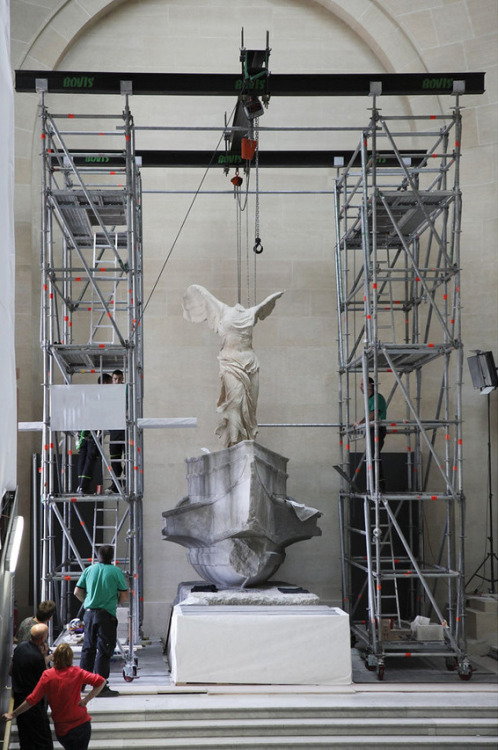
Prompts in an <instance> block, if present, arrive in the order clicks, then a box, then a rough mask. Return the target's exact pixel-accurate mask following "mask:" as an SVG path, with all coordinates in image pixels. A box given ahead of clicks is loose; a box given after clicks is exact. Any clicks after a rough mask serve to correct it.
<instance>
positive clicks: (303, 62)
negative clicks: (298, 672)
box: [11, 0, 498, 635]
mask: <svg viewBox="0 0 498 750" xmlns="http://www.w3.org/2000/svg"><path fill="white" fill-rule="evenodd" d="M11 16H12V66H13V68H14V69H17V68H23V69H36V70H39V69H49V70H50V69H54V68H58V69H61V70H82V71H86V70H99V71H105V70H109V71H145V72H147V71H151V72H199V73H208V72H237V71H238V70H239V47H240V32H241V28H242V27H243V28H244V33H245V44H246V46H247V47H249V48H251V47H254V48H259V47H264V45H265V41H266V30H268V31H269V32H270V46H271V48H272V53H271V58H270V69H271V71H272V72H274V73H341V72H344V73H354V72H358V73H363V72H372V73H376V72H396V73H401V72H424V71H429V72H451V71H485V72H486V89H487V90H486V93H485V94H484V95H483V96H469V97H465V100H464V105H465V110H464V137H463V149H464V150H463V159H462V190H463V201H464V214H463V226H462V230H463V231H462V238H461V239H462V263H463V272H464V275H463V304H464V309H463V339H464V343H465V345H466V352H467V354H468V353H469V350H471V349H478V348H480V349H484V350H487V349H491V350H493V351H494V353H495V357H497V355H498V346H497V343H498V342H497V325H496V281H497V252H496V249H497V248H496V238H497V211H496V206H497V205H498V201H497V195H496V187H497V174H496V167H497V160H496V136H497V128H496V122H497V117H496V114H497V86H496V78H497V75H496V74H497V53H496V50H497V46H498V45H497V3H496V0H454V1H453V2H447V1H445V0H420V1H419V2H417V3H416V4H414V3H413V2H411V0H383V2H371V1H368V0H336V1H333V0H328V1H327V0H322V2H305V1H304V0H289V1H288V2H285V3H283V2H281V0H231V2H228V1H225V2H222V1H221V0H220V1H219V2H216V3H213V2H209V1H208V0H182V2H178V1H176V2H174V1H173V0H171V1H169V0H144V1H143V2H140V3H136V2H134V3H132V2H129V3H127V2H105V0H79V1H78V2H75V1H74V0H67V1H66V2H50V0H44V2H43V3H42V2H37V1H36V0H34V1H30V2H24V0H14V2H12V4H11ZM47 103H48V105H49V107H50V108H51V109H52V110H53V111H59V112H61V111H68V112H71V111H78V112H79V111H87V112H95V113H97V112H103V111H109V112H119V111H120V110H121V107H122V102H121V101H120V99H119V97H114V98H112V97H108V98H106V97H97V96H93V97H92V96H85V97H79V98H78V97H70V96H64V97H63V96H59V97H57V96H54V95H51V96H49V97H48V99H47ZM234 104H235V102H234V101H233V100H231V99H230V98H227V99H223V98H221V99H217V98H216V99H215V98H181V97H177V98H161V97H150V98H148V97H135V98H132V100H131V107H132V111H133V114H134V116H135V122H136V124H137V125H138V126H140V125H151V124H154V125H169V126H178V125H184V126H198V127H202V126H221V125H222V124H223V118H224V113H225V112H226V113H227V114H230V112H231V111H232V108H233V106H234ZM451 105H452V101H451V99H450V97H445V98H440V99H438V98H437V97H427V98H413V99H412V100H409V99H407V98H401V97H400V98H399V99H397V98H386V99H385V100H383V101H382V107H383V111H384V113H387V112H389V113H390V114H412V113H421V112H425V113H432V112H435V113H439V112H441V111H447V110H449V108H450V107H451ZM369 106H371V102H370V101H369V100H362V99H358V98H352V97H349V98H342V99H340V98H329V99H314V98H309V99H300V100H295V99H280V100H279V99H277V98H275V99H274V100H272V101H271V103H270V107H269V110H268V111H267V113H265V115H264V117H263V118H262V119H261V125H262V126H263V125H264V126H266V127H282V126H283V127H286V126H302V127H306V126H307V127H312V126H341V127H351V126H354V127H358V128H361V126H363V125H365V124H367V122H368V118H369V111H368V108H369ZM37 107H38V100H37V97H36V95H35V94H17V95H16V170H17V172H16V196H15V219H16V247H17V284H18V287H17V319H16V325H17V330H16V337H17V366H18V368H19V373H20V376H19V381H18V385H19V394H20V397H19V418H20V419H21V420H37V419H40V418H41V387H40V383H41V382H42V377H43V376H42V372H41V356H40V350H39V338H38V336H39V326H38V320H39V286H40V281H39V232H40V176H39V175H40V164H39V160H38V154H39V122H38V120H37ZM218 139H219V133H217V132H215V131H206V132H192V131H187V130H184V131H180V132H175V133H173V132H155V133H146V132H143V133H139V135H138V138H137V141H138V144H139V147H140V148H178V149H184V148H193V149H198V148H199V149H201V148H202V149H206V150H210V149H214V147H215V146H216V144H217V142H218ZM357 140H358V134H357V133H354V134H353V133H351V132H343V133H324V132H312V131H308V132H299V133H286V134H282V133H276V132H268V133H262V137H261V145H262V148H263V147H264V148H275V149H285V148H289V149H321V148H324V149H325V148H353V147H354V146H355V145H356V142H357ZM202 176H203V172H202V170H189V171H184V170H168V171H166V170H149V171H148V172H146V171H144V173H143V187H144V191H145V192H144V205H143V207H144V277H145V298H146V299H147V298H148V295H149V293H150V292H151V290H152V288H153V285H154V283H155V282H156V280H157V278H158V274H159V272H160V270H161V267H162V265H163V263H164V261H165V259H166V256H167V254H168V253H169V251H170V249H171V247H172V245H173V243H174V242H175V239H176V237H177V234H178V232H179V230H180V227H181V224H182V221H183V219H184V217H185V216H186V214H187V211H188V210H189V207H190V205H191V203H192V201H193V192H195V191H196V190H197V188H198V186H199V184H200V181H201V179H202ZM231 176H233V175H232V173H231V174H230V175H229V176H228V177H226V176H224V175H223V174H222V173H221V172H219V171H216V173H214V172H213V173H210V174H209V175H208V176H207V178H206V180H205V182H204V183H203V190H204V191H212V192H209V193H208V192H204V193H202V194H200V195H199V196H198V197H197V198H196V200H195V202H194V206H193V207H192V210H191V211H190V213H189V216H188V220H187V221H186V223H185V226H184V227H183V229H182V230H181V233H180V235H179V237H178V240H177V241H176V244H175V248H174V251H173V253H172V254H171V257H170V259H169V260H168V262H167V264H166V266H165V269H164V273H163V274H162V276H161V279H160V281H159V283H158V285H157V289H156V291H155V292H154V294H153V295H152V297H151V298H150V301H149V304H148V307H147V311H146V314H145V317H144V334H145V367H146V372H145V408H144V412H145V416H168V417H176V416H178V417H179V416H196V417H197V418H198V428H197V429H195V430H183V431H182V430H176V431H174V430H167V431H164V433H158V431H153V435H150V434H146V435H145V484H146V492H145V500H144V524H145V526H144V547H145V550H146V559H145V628H144V629H145V632H146V633H147V634H148V635H160V634H162V633H163V632H164V629H165V621H166V616H167V609H168V606H169V604H170V603H171V601H172V600H173V599H174V596H175V592H176V587H177V584H178V583H179V582H180V581H182V580H190V579H192V574H193V571H192V569H191V568H190V566H189V565H188V564H187V562H186V559H185V553H184V551H183V550H182V549H180V548H179V547H177V546H176V545H172V544H165V543H164V542H163V541H162V539H161V531H160V527H161V521H160V519H161V513H162V512H163V510H166V509H168V508H172V507H174V505H175V504H176V502H177V501H178V500H179V499H180V498H181V497H182V496H183V495H184V494H185V492H186V482H185V473H186V470H185V465H184V460H185V458H186V457H190V456H194V455H198V454H199V452H200V450H201V448H203V447H204V448H207V449H209V450H211V451H212V450H216V449H217V447H219V446H218V443H217V440H216V438H215V436H214V434H213V432H214V429H215V426H216V415H215V413H214V408H215V404H216V399H217V396H218V387H219V386H218V366H217V361H216V355H217V352H218V348H219V340H218V338H217V336H216V335H215V334H214V333H212V332H211V331H209V330H208V329H207V327H206V328H204V327H202V328H201V327H198V326H192V325H190V324H189V323H187V322H186V321H184V320H183V319H182V310H181V294H182V292H183V291H184V289H185V288H186V287H187V286H188V285H189V284H191V283H198V284H202V285H203V286H206V287H207V288H208V289H209V290H210V291H211V292H213V293H214V294H216V296H217V297H218V298H220V299H223V300H224V301H226V302H227V303H229V304H233V303H234V302H235V301H236V290H237V271H236V269H237V261H236V244H237V239H236V216H235V201H234V200H233V196H232V194H231V184H230V177H231ZM333 177H334V173H333V170H329V171H328V170H323V169H322V170H307V169H286V170H280V171H278V170H268V171H266V172H264V171H263V170H262V171H261V174H260V189H261V190H262V191H275V192H273V194H271V195H269V194H262V195H261V198H260V230H261V231H260V234H261V237H262V240H263V244H264V252H263V254H262V255H261V256H258V259H257V262H256V270H255V271H254V262H255V261H254V256H253V254H252V251H251V248H252V244H253V241H254V203H253V202H251V201H250V202H249V209H248V218H247V237H246V224H245V221H246V219H245V217H244V221H243V232H242V247H243V257H244V263H243V274H242V283H243V289H245V285H246V282H247V279H249V281H250V283H251V284H254V280H256V287H257V298H258V300H261V299H263V298H264V297H265V296H266V295H268V294H270V293H272V292H274V291H277V290H279V289H285V290H286V292H285V295H284V297H283V298H282V300H281V301H280V302H279V305H278V308H277V309H276V310H275V312H274V314H273V315H272V316H271V317H270V318H269V319H268V320H266V321H265V323H264V325H262V326H258V327H256V329H255V332H254V348H255V350H256V353H257V355H258V358H259V360H260V364H261V384H260V400H259V407H258V418H259V421H260V422H262V423H285V424H289V423H304V422H305V423H309V424H318V423H320V424H323V423H334V422H336V421H337V406H336V403H337V374H336V370H337V355H336V314H335V291H334V274H333V248H334V221H333V201H332V196H331V194H330V191H331V188H332V184H333ZM251 179H252V180H254V176H253V177H252V178H251ZM251 187H254V183H252V185H251ZM156 191H165V192H156ZM185 191H192V192H185ZM292 191H303V193H302V194H300V195H297V194H292ZM246 243H247V245H248V246H249V252H248V256H249V262H248V266H247V267H248V270H246V261H245V257H246ZM244 301H245V299H244V297H243V299H242V302H243V303H244ZM465 375H466V377H465V383H464V405H465V411H464V419H465V425H464V456H465V465H464V471H465V474H464V486H465V488H466V495H467V498H468V527H467V565H468V570H469V571H472V570H473V569H474V568H475V567H477V565H478V564H479V563H480V561H481V559H482V557H483V550H484V545H485V538H486V535H487V528H486V504H487V487H486V472H485V461H486V408H485V406H486V405H485V401H484V399H483V398H482V397H481V396H480V395H479V394H478V393H476V392H475V391H474V390H473V389H472V383H471V381H470V376H468V375H467V373H465ZM437 395H438V391H436V390H435V391H434V393H427V394H425V396H424V397H425V398H427V399H435V398H436V397H437ZM492 399H494V400H495V401H496V394H492ZM492 431H493V441H494V443H493V444H494V445H495V446H496V440H497V431H498V426H497V421H496V409H494V410H493V424H492ZM258 440H259V441H260V442H261V443H262V444H264V445H265V446H267V447H268V448H269V449H271V450H274V451H276V452H278V453H281V454H283V455H284V456H286V457H288V458H289V464H288V471H289V480H288V484H287V490H288V493H289V494H290V495H291V496H292V497H294V498H295V499H296V501H297V502H300V503H305V504H306V505H311V506H313V507H316V508H318V509H319V510H321V511H322V512H323V514H324V515H323V518H322V519H321V522H320V526H321V528H322V530H323V535H322V536H321V537H320V538H318V539H312V540H309V541H306V542H302V543H300V544H299V545H295V546H293V547H292V548H290V549H289V552H288V556H287V560H286V562H285V563H284V565H283V566H282V568H281V569H280V571H279V577H280V578H281V579H282V580H286V581H288V582H291V583H294V584H297V585H300V586H304V587H306V588H309V589H310V590H312V591H313V592H315V593H317V594H318V595H319V596H320V597H322V598H323V600H324V601H325V602H327V603H332V604H335V605H339V604H340V600H341V594H340V550H339V538H338V531H337V527H338V524H337V490H338V487H339V477H338V475H336V474H335V472H334V470H333V464H334V463H336V462H337V458H338V439H337V434H336V431H335V429H334V428H332V427H316V426H315V427H306V428H305V427H300V428H297V427H278V428H277V427H266V428H265V427H263V428H261V430H260V434H259V436H258ZM392 449H393V450H402V445H401V444H400V445H396V446H394V445H393V446H392ZM36 450H38V438H37V437H36V436H33V435H32V434H28V435H21V436H20V439H19V468H18V481H19V487H20V503H21V508H22V509H23V511H24V514H25V515H28V514H29V506H30V485H31V475H30V468H31V454H32V452H33V451H36ZM386 450H387V446H386ZM493 471H494V477H493V480H494V486H496V483H497V476H496V471H497V469H496V466H494V467H493ZM24 545H25V548H24V552H25V554H24V558H23V563H22V565H21V567H20V574H19V576H18V585H17V600H18V605H19V607H20V609H21V614H22V615H24V614H27V613H28V612H30V611H31V604H30V602H29V589H28V583H27V582H28V574H29V566H30V562H29V539H28V536H27V535H26V538H25V542H24Z"/></svg>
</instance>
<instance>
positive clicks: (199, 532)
mask: <svg viewBox="0 0 498 750" xmlns="http://www.w3.org/2000/svg"><path fill="white" fill-rule="evenodd" d="M287 461H288V459H287V458H285V457H284V456H281V455H280V454H278V453H275V452H273V451H271V450H269V449H268V448H265V447H264V446H262V445H259V444H258V443H256V442H255V441H254V440H243V441H241V442H240V443H237V445H233V446H231V447H230V448H223V449H222V450H219V451H215V452H214V453H207V454H204V455H202V456H195V457H192V458H188V459H187V460H186V463H187V483H188V495H187V496H186V497H184V498H182V500H180V502H179V503H178V504H177V505H176V507H175V508H173V509H171V510H167V511H165V512H164V513H163V519H164V524H163V532H162V533H163V538H164V539H165V540H166V541H169V542H175V543H176V544H180V545H182V546H183V547H186V548H187V557H188V560H189V562H190V564H191V565H192V566H193V568H194V569H195V570H196V572H197V573H198V574H199V575H200V576H201V578H203V579H204V580H206V581H209V582H210V583H214V584H215V585H216V586H218V587H219V588H222V589H225V588H234V587H235V588H247V587H253V586H258V585H260V584H263V583H265V582H266V581H267V580H268V579H269V578H270V577H271V576H272V575H274V573H275V572H276V571H277V570H278V568H279V567H280V565H281V564H282V563H283V561H284V559H285V554H286V548H287V547H288V546H289V545H291V544H295V543H296V542H300V541H303V540H304V539H311V538H312V537H314V536H320V534H321V531H320V529H319V528H318V526H317V522H318V519H319V518H320V516H321V515H322V514H321V512H320V511H319V510H317V509H316V508H310V507H308V506H306V505H302V504H301V503H298V502H296V501H295V500H294V499H293V498H291V497H289V496H288V495H287V489H286V483H287Z"/></svg>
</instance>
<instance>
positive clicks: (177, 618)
mask: <svg viewBox="0 0 498 750" xmlns="http://www.w3.org/2000/svg"><path fill="white" fill-rule="evenodd" d="M169 657H170V667H171V673H172V678H173V681H174V682H175V683H176V684H187V683H228V684H245V685H250V684H253V685H349V684H351V674H352V668H351V642H350V632H349V617H348V615H347V614H346V613H345V612H343V611H342V610H341V609H338V608H336V607H324V606H320V605H318V606H308V607H306V606H295V607H293V606H288V607H286V606H267V607H265V606H260V607H251V606H199V605H189V604H186V605H185V604H177V605H176V606H175V607H174V609H173V617H172V624H171V633H170V649H169Z"/></svg>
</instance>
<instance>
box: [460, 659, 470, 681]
mask: <svg viewBox="0 0 498 750" xmlns="http://www.w3.org/2000/svg"><path fill="white" fill-rule="evenodd" d="M473 671H474V670H473V669H472V664H471V663H470V662H469V661H468V660H467V659H465V660H464V661H463V662H462V663H461V664H459V665H458V676H459V677H460V679H461V680H464V681H465V682H468V681H469V680H470V679H471V677H472V672H473Z"/></svg>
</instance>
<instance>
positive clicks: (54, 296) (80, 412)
mask: <svg viewBox="0 0 498 750" xmlns="http://www.w3.org/2000/svg"><path fill="white" fill-rule="evenodd" d="M123 84H124V85H123V91H122V93H123V98H124V102H125V106H124V108H123V111H122V112H121V113H118V114H116V115H114V114H95V115H92V114H85V115H73V114H63V115H62V114H53V113H51V112H49V111H48V109H47V107H46V106H45V100H44V93H45V90H46V81H44V80H43V79H40V80H37V88H38V90H39V91H40V95H41V139H42V165H43V166H42V227H41V271H42V290H41V335H40V338H41V348H42V351H43V360H44V367H43V372H44V380H43V438H42V450H41V457H40V469H39V471H40V501H41V507H42V514H41V580H42V591H41V594H42V598H44V599H47V598H50V599H54V600H55V602H56V604H57V616H58V623H59V625H60V627H64V625H65V624H67V623H68V622H69V621H70V620H71V618H72V617H74V603H75V599H74V596H73V591H74V586H75V583H76V581H77V580H78V578H79V577H80V575H81V572H82V571H83V570H84V568H85V567H86V566H87V565H89V564H92V563H93V562H95V561H96V559H97V549H98V546H99V545H100V544H103V543H105V544H111V545H112V546H113V547H114V550H115V563H116V564H117V565H119V566H120V567H121V568H122V570H123V572H124V573H125V576H126V577H127V579H128V580H129V588H130V606H129V615H128V625H129V630H128V634H129V637H128V643H129V650H128V651H129V654H130V653H131V654H132V652H133V645H134V644H137V642H138V640H139V637H140V628H141V623H142V604H141V602H142V598H143V597H142V589H143V582H142V497H143V451H142V431H141V429H140V427H139V420H140V418H141V417H142V403H143V341H142V325H141V324H142V319H141V317H142V297H143V295H142V226H141V225H142V222H141V178H140V172H139V168H138V163H137V162H138V160H137V159H136V158H135V138H134V124H133V118H132V115H131V112H130V109H129V105H128V93H129V92H128V91H127V90H126V82H123ZM114 370H121V371H122V373H123V374H124V383H125V385H123V386H121V389H122V390H121V393H122V394H124V395H123V397H122V402H121V403H122V407H120V406H119V404H118V407H117V408H118V411H119V409H120V408H121V412H120V415H121V416H120V420H121V426H122V428H123V429H122V431H121V434H120V435H119V434H118V436H117V437H119V440H120V441H121V451H122V455H121V461H122V463H121V464H120V462H119V461H117V462H116V461H111V459H110V454H111V455H115V451H113V445H112V438H113V433H112V431H111V430H112V427H113V423H112V419H115V418H116V416H115V414H114V416H113V417H112V418H111V421H110V422H109V416H108V414H107V411H108V405H107V401H108V400H109V397H110V396H111V395H112V396H114V395H115V393H116V392H113V393H112V394H111V392H110V391H109V390H108V389H110V388H115V386H114V385H113V386H110V385H103V381H104V378H103V376H104V375H105V374H111V373H112V372H113V371H114ZM99 383H100V385H99ZM61 397H63V398H64V406H65V408H64V409H62V410H61V409H59V408H58V404H59V402H60V398H61ZM99 404H100V407H99ZM86 406H88V410H89V412H91V411H92V408H93V412H95V409H97V411H99V410H100V411H101V414H102V420H101V421H100V420H99V418H98V417H97V418H96V417H95V416H94V417H93V418H92V417H90V422H89V423H86V424H85V423H84V422H85V419H86V416H85V407H86ZM82 419H83V424H81V422H80V424H78V420H82ZM92 419H93V421H92ZM114 427H116V423H114ZM85 428H86V430H87V432H86V433H85V434H86V436H87V437H88V439H89V440H90V441H93V442H94V444H95V449H96V451H97V461H96V473H97V474H98V473H99V471H100V469H101V476H100V479H96V480H95V479H94V483H93V486H92V488H91V490H85V492H83V493H81V492H77V485H78V478H77V474H78V469H77V463H76V460H77V458H76V452H77V443H78V437H79V434H80V429H85ZM123 443H124V445H123ZM119 465H120V466H121V469H119V470H118V466H119ZM121 471H122V476H120V474H121ZM131 671H132V672H133V671H134V667H132V669H131ZM133 676H134V675H133V674H131V677H133Z"/></svg>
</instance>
